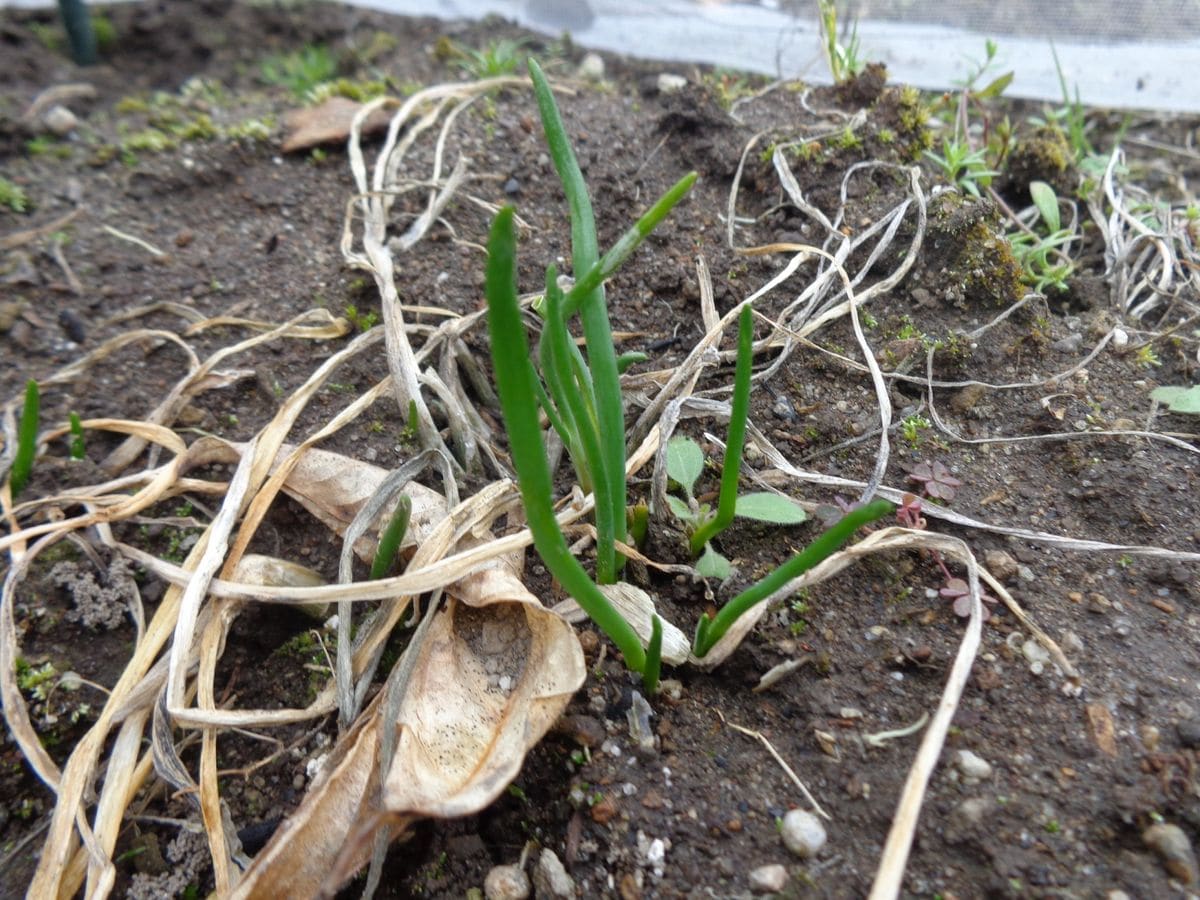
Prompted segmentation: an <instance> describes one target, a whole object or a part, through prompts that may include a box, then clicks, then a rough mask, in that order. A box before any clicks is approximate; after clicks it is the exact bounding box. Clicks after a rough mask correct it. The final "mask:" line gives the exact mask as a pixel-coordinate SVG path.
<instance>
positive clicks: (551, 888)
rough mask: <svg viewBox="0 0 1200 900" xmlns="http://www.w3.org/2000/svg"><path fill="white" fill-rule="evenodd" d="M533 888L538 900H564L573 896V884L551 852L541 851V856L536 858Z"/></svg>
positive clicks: (547, 850)
mask: <svg viewBox="0 0 1200 900" xmlns="http://www.w3.org/2000/svg"><path fill="white" fill-rule="evenodd" d="M533 888H534V891H535V892H536V895H537V897H538V900H549V898H564V900H565V898H567V897H574V896H575V882H574V880H573V879H572V878H571V876H570V875H568V874H567V870H566V869H564V868H563V864H562V862H561V861H560V860H559V858H558V857H557V856H555V855H554V851H553V850H550V849H545V850H542V855H541V856H539V857H538V861H537V868H536V869H534V870H533Z"/></svg>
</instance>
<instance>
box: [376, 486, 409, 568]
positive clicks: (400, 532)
mask: <svg viewBox="0 0 1200 900" xmlns="http://www.w3.org/2000/svg"><path fill="white" fill-rule="evenodd" d="M411 519H412V500H411V499H410V498H409V496H408V494H401V495H400V500H399V502H398V503H397V504H396V510H395V512H393V513H392V518H391V519H390V520H389V521H388V524H387V528H385V529H384V530H383V535H382V536H381V537H380V538H379V547H378V549H376V551H375V559H374V561H373V562H372V563H371V580H372V581H377V580H379V579H380V578H386V577H387V574H388V572H389V571H390V570H391V568H392V563H393V561H394V560H395V559H396V555H397V554H398V553H399V552H400V545H401V544H403V543H404V536H405V535H406V534H407V533H408V523H409V522H410V521H411Z"/></svg>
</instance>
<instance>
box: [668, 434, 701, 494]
mask: <svg viewBox="0 0 1200 900" xmlns="http://www.w3.org/2000/svg"><path fill="white" fill-rule="evenodd" d="M703 471H704V451H703V450H701V449H700V445H699V444H697V443H696V442H695V441H693V440H692V439H691V438H689V437H673V438H671V440H670V441H668V442H667V474H668V475H669V476H671V478H672V480H674V481H675V483H676V484H678V485H679V486H680V487H682V488H683V489H684V490H685V491H687V493H688V496H689V497H690V496H691V495H692V492H693V490H694V489H695V487H696V479H697V478H699V477H700V473H701V472H703Z"/></svg>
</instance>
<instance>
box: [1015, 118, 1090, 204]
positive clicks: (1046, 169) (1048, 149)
mask: <svg viewBox="0 0 1200 900" xmlns="http://www.w3.org/2000/svg"><path fill="white" fill-rule="evenodd" d="M1004 176H1005V179H1006V184H1005V188H1006V190H1009V191H1012V192H1014V193H1017V194H1020V195H1023V196H1027V195H1028V193H1029V183H1030V182H1031V181H1044V182H1046V183H1047V184H1049V185H1050V186H1051V187H1052V188H1054V190H1055V192H1056V193H1058V194H1059V195H1060V196H1070V195H1072V194H1074V193H1075V188H1076V186H1077V185H1078V183H1079V173H1078V172H1077V171H1076V170H1075V166H1074V164H1073V163H1072V160H1071V145H1070V144H1069V143H1067V136H1066V135H1065V134H1063V132H1062V129H1060V128H1058V127H1056V126H1054V125H1043V126H1042V127H1040V128H1038V129H1036V130H1035V131H1034V132H1033V133H1032V134H1029V135H1027V136H1025V137H1023V138H1021V139H1020V140H1018V141H1017V145H1016V146H1015V147H1013V150H1012V153H1010V154H1009V156H1008V160H1007V161H1006V163H1005V165H1004Z"/></svg>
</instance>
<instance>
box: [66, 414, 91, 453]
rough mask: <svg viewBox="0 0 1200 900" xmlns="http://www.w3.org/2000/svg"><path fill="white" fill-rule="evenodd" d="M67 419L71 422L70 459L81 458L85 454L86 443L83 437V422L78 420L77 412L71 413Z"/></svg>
mask: <svg viewBox="0 0 1200 900" xmlns="http://www.w3.org/2000/svg"><path fill="white" fill-rule="evenodd" d="M68 421H69V422H70V423H71V448H70V454H71V459H83V458H84V457H85V456H87V445H86V443H85V442H84V439H83V422H81V421H80V420H79V414H78V413H71V414H70V415H69V416H68Z"/></svg>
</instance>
